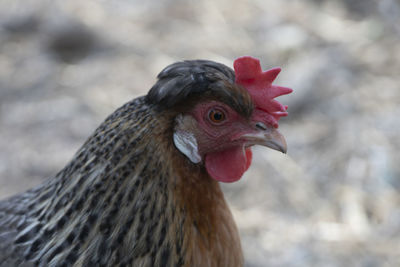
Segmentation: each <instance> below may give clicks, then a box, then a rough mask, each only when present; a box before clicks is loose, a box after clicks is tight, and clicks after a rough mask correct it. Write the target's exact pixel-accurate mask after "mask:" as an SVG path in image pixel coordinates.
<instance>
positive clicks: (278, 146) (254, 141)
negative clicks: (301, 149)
mask: <svg viewBox="0 0 400 267" xmlns="http://www.w3.org/2000/svg"><path fill="white" fill-rule="evenodd" d="M245 137H246V139H247V141H248V142H249V143H250V144H251V145H261V146H266V147H269V148H271V149H274V150H277V151H280V152H282V153H284V154H286V153H287V144H286V140H285V137H283V135H282V134H281V133H280V132H279V131H278V130H276V129H272V130H269V131H266V132H264V131H261V132H258V133H257V134H247V135H245Z"/></svg>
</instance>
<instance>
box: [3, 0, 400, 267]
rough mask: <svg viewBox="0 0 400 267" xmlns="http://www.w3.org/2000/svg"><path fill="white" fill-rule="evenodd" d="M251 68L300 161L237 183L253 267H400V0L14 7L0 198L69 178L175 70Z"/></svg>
mask: <svg viewBox="0 0 400 267" xmlns="http://www.w3.org/2000/svg"><path fill="white" fill-rule="evenodd" d="M242 55H252V56H254V57H258V58H260V60H261V63H262V66H263V68H264V69H267V68H271V67H274V66H281V67H282V68H283V71H282V73H281V74H280V76H279V78H278V79H277V81H276V83H277V84H280V85H283V86H288V87H292V88H293V89H294V93H293V94H291V95H289V96H284V97H281V98H280V101H281V102H283V103H285V104H288V105H289V113H290V115H289V117H287V118H283V119H282V120H281V121H280V129H281V132H282V133H283V134H284V135H285V136H286V139H287V142H288V146H289V151H288V154H287V155H281V154H280V153H277V152H276V151H272V150H268V149H264V148H256V149H255V155H254V163H253V166H252V168H250V171H248V172H247V173H246V175H245V177H244V178H243V179H242V180H241V181H239V182H237V183H235V184H229V185H223V189H224V191H225V195H226V197H227V199H228V202H229V204H230V206H231V208H232V211H233V213H234V216H235V218H236V221H237V224H238V226H239V229H240V234H241V238H242V242H243V249H244V252H245V258H246V266H249V267H250V266H252V267H259V266H363V267H364V266H365V267H374V266H384V267H386V266H393V267H395V266H396V267H397V266H400V194H399V190H400V164H399V162H400V155H399V150H400V119H399V115H398V114H400V86H399V83H400V82H399V78H400V75H399V74H400V1H399V0H380V1H379V0H337V1H328V0H314V1H307V0H280V1H278V0H276V1H272V0H251V1H229V0H218V1H184V0H161V1H147V2H146V1H141V0H140V1H139V0H118V1H117V0H114V1H105V0H97V1H95V0H85V1H82V0H69V1H54V0H51V1H50V0H0V197H1V198H4V197H7V196H10V195H12V194H14V193H16V192H22V191H24V190H26V189H27V188H29V187H31V186H33V185H36V184H38V183H40V182H41V181H43V180H44V179H46V178H48V177H51V176H52V175H54V174H55V173H56V172H58V171H59V170H60V169H61V168H62V167H63V166H64V165H65V164H66V163H67V162H68V161H69V159H71V158H72V156H73V154H74V153H75V151H76V150H77V149H78V148H79V147H80V146H81V145H82V144H83V142H84V141H85V139H86V138H87V137H88V136H89V135H90V134H91V133H92V132H93V131H94V129H95V128H96V127H97V126H98V125H99V124H100V123H101V122H102V120H103V119H104V118H105V117H106V116H107V115H108V114H109V113H111V112H113V111H114V110H115V109H116V108H117V107H119V106H121V105H122V104H123V103H125V102H127V101H129V100H131V99H133V98H135V97H137V96H139V95H143V94H145V93H146V92H147V91H148V90H149V88H150V87H151V86H152V84H153V83H154V82H155V77H156V75H157V74H158V72H159V71H161V69H163V68H164V67H165V66H166V65H168V64H170V63H173V62H175V61H178V60H183V59H210V60H214V61H218V62H221V63H224V64H226V65H228V66H232V63H233V60H234V59H235V58H237V57H239V56H242Z"/></svg>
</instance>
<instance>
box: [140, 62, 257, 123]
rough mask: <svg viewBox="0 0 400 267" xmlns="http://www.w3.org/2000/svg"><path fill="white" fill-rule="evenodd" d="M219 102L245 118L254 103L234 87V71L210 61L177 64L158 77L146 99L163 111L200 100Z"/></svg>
mask: <svg viewBox="0 0 400 267" xmlns="http://www.w3.org/2000/svg"><path fill="white" fill-rule="evenodd" d="M200 97H201V98H207V99H216V100H219V101H221V102H224V103H225V104H227V105H229V106H231V107H232V108H233V109H235V110H236V111H237V112H239V113H240V114H242V115H244V116H250V114H251V113H252V111H253V102H252V100H251V97H250V95H249V94H248V92H247V91H246V90H245V89H244V88H243V87H241V86H240V85H238V84H235V73H234V71H233V70H232V69H231V68H229V67H227V66H225V65H223V64H220V63H216V62H213V61H208V60H190V61H183V62H177V63H174V64H172V65H169V66H168V67H166V68H165V69H164V70H163V71H161V73H160V74H159V75H158V81H157V83H156V84H155V85H154V86H153V87H152V88H151V90H150V91H149V93H148V94H147V96H146V101H147V103H149V104H153V105H156V106H157V107H158V108H159V109H160V110H166V109H171V108H172V109H173V108H178V109H179V108H180V107H179V106H182V105H186V106H190V105H191V104H192V103H193V101H198V100H199V98H200Z"/></svg>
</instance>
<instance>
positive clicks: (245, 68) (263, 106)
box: [233, 56, 293, 128]
mask: <svg viewBox="0 0 400 267" xmlns="http://www.w3.org/2000/svg"><path fill="white" fill-rule="evenodd" d="M233 68H234V69H235V76H236V81H235V82H236V83H237V84H240V85H242V86H243V87H244V88H246V89H247V91H248V92H249V93H250V95H251V97H252V98H253V101H254V102H255V104H256V109H259V110H262V111H264V112H263V113H264V114H265V117H264V119H266V120H267V122H269V123H270V124H272V125H273V126H274V127H275V128H278V120H279V119H280V117H284V116H287V115H288V113H287V111H286V110H287V106H284V105H282V104H281V103H279V102H278V101H276V100H275V99H274V98H275V97H278V96H281V95H287V94H290V93H291V92H292V91H293V90H292V89H290V88H287V87H282V86H276V85H272V82H273V81H274V80H275V78H276V77H277V76H278V74H279V72H281V68H273V69H270V70H267V71H264V72H263V71H262V69H261V65H260V60H258V59H256V58H253V57H249V56H244V57H240V58H237V59H236V60H235V62H234V63H233Z"/></svg>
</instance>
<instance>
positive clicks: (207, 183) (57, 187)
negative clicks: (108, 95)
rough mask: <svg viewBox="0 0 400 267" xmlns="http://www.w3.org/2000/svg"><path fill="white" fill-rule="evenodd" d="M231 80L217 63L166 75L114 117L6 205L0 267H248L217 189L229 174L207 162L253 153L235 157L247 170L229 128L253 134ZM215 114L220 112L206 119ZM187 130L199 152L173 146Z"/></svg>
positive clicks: (181, 66)
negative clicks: (53, 170)
mask: <svg viewBox="0 0 400 267" xmlns="http://www.w3.org/2000/svg"><path fill="white" fill-rule="evenodd" d="M234 78H235V75H234V72H233V71H232V70H231V69H230V68H228V67H226V66H224V65H222V64H218V63H214V62H210V61H185V62H180V63H176V64H173V65H171V66H169V67H167V68H166V69H164V71H162V72H161V73H160V75H159V76H158V82H157V83H156V84H155V85H154V86H153V88H152V89H151V90H150V92H149V94H148V95H147V96H143V97H139V98H137V99H134V100H132V101H130V102H128V103H127V104H125V105H124V106H122V107H121V108H119V109H117V110H116V111H115V112H114V113H113V114H111V115H110V116H109V117H108V118H107V119H106V120H105V121H104V122H103V123H102V124H101V125H100V126H99V128H98V129H97V130H96V131H95V132H94V134H93V135H92V136H91V137H89V138H88V140H87V141H86V142H85V144H84V145H83V146H82V147H81V148H80V149H79V150H78V152H77V153H76V154H75V156H74V158H73V159H72V160H71V161H70V163H68V164H67V165H66V166H65V167H64V168H63V169H62V170H61V171H60V172H59V173H58V174H57V175H56V176H55V177H52V178H51V179H49V180H48V181H47V182H45V183H43V184H42V185H39V186H38V187H36V188H34V189H31V190H29V191H27V192H25V193H22V194H19V195H16V196H13V197H11V198H9V199H6V200H3V201H2V202H0V266H4V267H10V266H201V267H203V266H204V267H206V266H210V267H214V266H215V267H217V266H218V267H223V266H226V267H235V266H243V255H242V250H241V246H240V240H239V235H238V232H237V229H236V226H235V223H234V221H233V219H232V215H231V213H230V211H229V208H228V206H227V204H226V202H225V200H224V197H223V194H222V192H221V189H220V186H219V183H218V181H217V180H219V179H220V177H219V175H220V174H221V173H222V174H223V175H227V174H224V172H223V171H221V169H220V167H219V165H218V164H215V162H212V160H210V159H214V158H215V157H216V156H218V155H220V154H219V153H220V150H223V149H228V151H242V152H243V153H244V149H246V153H245V154H243V155H242V154H240V153H241V152H234V153H238V155H240V157H239V158H240V159H241V160H243V159H244V160H246V158H248V154H249V153H248V152H249V151H248V147H249V144H248V143H246V142H247V141H246V142H245V141H243V140H242V139H237V140H236V139H235V140H236V141H231V139H230V138H231V137H229V134H231V133H230V132H234V131H233V130H231V131H228V130H229V129H236V128H237V129H240V131H243V128H245V127H247V126H246V125H247V124H249V125H250V124H251V126H249V127H250V128H251V130H249V131H253V130H254V129H255V128H257V127H255V126H254V125H255V124H254V123H253V121H252V120H251V116H252V114H253V111H254V103H253V100H252V98H251V96H250V94H249V93H248V92H247V91H246V90H245V89H244V88H243V87H241V86H238V85H236V84H235V82H234ZM210 105H211V111H212V112H214V113H210V112H209V111H207V110H206V111H205V112H206V113H202V112H203V110H204V109H206V108H208V107H209V106H210ZM215 105H216V106H217V107H220V109H221V110H225V111H226V114H222V115H224V116H225V115H226V117H227V120H226V121H227V123H226V124H225V125H223V124H221V125H218V123H219V122H218V121H217V122H215V124H214V122H213V123H209V124H207V123H208V122H203V121H202V120H203V119H204V120H205V121H209V118H204V117H207V116H208V115H207V114H213V115H214V114H217V113H215V108H214V106H215ZM193 107H195V108H193ZM207 112H208V113H207ZM217 112H220V111H219V110H218V109H217ZM255 112H256V111H254V113H255ZM199 114H200V115H199ZM204 114H206V115H207V116H206V115H204ZM218 114H219V113H218ZM218 114H217V115H218ZM219 115H221V114H219ZM180 117H182V118H185V119H182V122H181V120H178V119H177V118H180ZM258 117H260V116H258ZM210 118H211V119H220V118H221V117H220V116H215V117H213V118H212V117H210ZM223 118H225V117H223ZM232 118H235V121H233V119H232ZM228 119H232V122H230V121H228ZM187 121H188V122H187ZM228 122H229V123H228ZM257 125H258V126H259V123H257ZM214 126H215V127H217V128H216V129H217V130H216V131H215V133H217V136H216V134H215V133H214V132H212V130H213V128H212V127H214ZM264 126H265V125H264ZM264 126H263V127H262V129H263V131H264V130H265V129H266V128H265V127H264ZM218 127H219V128H218ZM224 127H228V128H226V129H228V130H226V129H225V128H224ZM235 127H236V128H235ZM250 128H249V129H250ZM224 129H225V130H224ZM182 131H188V132H189V133H190V134H191V135H189V136H190V138H195V139H194V140H195V141H196V142H194V143H193V142H189V146H186V145H187V144H185V140H186V139H185V138H186V137H185V136H186V135H178V139H179V138H183V139H182V140H183V142H184V144H183V145H179V144H178V145H177V143H176V142H174V141H176V140H175V139H174V138H175V137H176V134H177V132H178V133H179V134H181V133H182ZM210 131H211V132H210ZM254 131H256V130H254ZM257 131H259V129H257ZM209 132H210V134H208V133H209ZM221 132H222V133H225V135H221V136H219V133H221ZM186 133H187V132H184V134H186ZM182 136H183V137H182ZM246 136H247V135H246ZM228 137H229V138H228ZM253 137H254V136H253ZM190 138H189V139H190ZM213 138H214V139H215V140H214V139H213ZM179 140H181V139H179ZM179 140H178V141H179ZM182 140H181V141H182ZM241 140H242V141H241ZM252 140H253V139H252ZM189 141H193V140H192V139H190V140H189ZM252 142H253V141H252ZM221 143H222V144H221ZM225 143H226V144H225ZM230 143H232V144H233V143H234V149H232V147H233V145H232V147H231V146H229V144H230ZM251 144H253V143H251ZM268 144H269V143H268ZM268 144H267V146H270V145H268ZM277 144H278V147H280V148H281V147H282V145H281V144H280V143H279V142H278V143H277ZM274 145H275V146H276V143H274ZM215 147H218V148H215ZM227 147H228V148H227ZM236 147H238V148H240V149H242V150H240V149H236ZM270 147H271V146H270ZM274 149H276V148H274ZM280 150H282V149H280ZM188 151H189V152H188ZM192 152H193V153H194V154H191V153H192ZM222 154H223V153H222ZM222 154H221V155H222ZM228 154H229V153H228ZM228 158H229V157H228ZM198 159H199V161H198ZM196 161H197V162H196ZM207 164H208V167H207ZM224 164H225V163H224V162H222V165H224ZM241 165H243V166H244V167H243V168H246V169H247V168H248V166H249V165H250V162H245V163H243V164H241ZM240 171H243V172H244V170H240ZM243 172H241V173H243ZM239 173H240V172H239ZM214 174H215V175H214ZM228 175H229V172H228ZM214 176H215V177H214ZM213 178H214V179H213ZM221 179H226V177H222V178H221Z"/></svg>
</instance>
